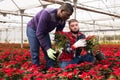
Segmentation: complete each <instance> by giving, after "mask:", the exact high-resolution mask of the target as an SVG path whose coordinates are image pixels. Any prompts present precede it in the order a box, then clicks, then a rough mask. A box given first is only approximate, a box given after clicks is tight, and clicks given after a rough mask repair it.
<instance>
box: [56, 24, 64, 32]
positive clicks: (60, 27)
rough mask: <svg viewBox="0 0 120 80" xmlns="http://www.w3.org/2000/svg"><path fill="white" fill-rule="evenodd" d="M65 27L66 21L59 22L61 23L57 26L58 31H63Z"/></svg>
mask: <svg viewBox="0 0 120 80" xmlns="http://www.w3.org/2000/svg"><path fill="white" fill-rule="evenodd" d="M64 27H65V22H63V23H61V24H59V25H58V26H57V28H56V32H57V31H63V29H64Z"/></svg>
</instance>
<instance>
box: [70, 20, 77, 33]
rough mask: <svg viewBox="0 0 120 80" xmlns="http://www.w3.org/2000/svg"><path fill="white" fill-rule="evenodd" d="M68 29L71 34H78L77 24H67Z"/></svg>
mask: <svg viewBox="0 0 120 80" xmlns="http://www.w3.org/2000/svg"><path fill="white" fill-rule="evenodd" d="M69 28H70V31H71V32H73V33H78V32H79V26H78V22H71V23H70V24H69Z"/></svg>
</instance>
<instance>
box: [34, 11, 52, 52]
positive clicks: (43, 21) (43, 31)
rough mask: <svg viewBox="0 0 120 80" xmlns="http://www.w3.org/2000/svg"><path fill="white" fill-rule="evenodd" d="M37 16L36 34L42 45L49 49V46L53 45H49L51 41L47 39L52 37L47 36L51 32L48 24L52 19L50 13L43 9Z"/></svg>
mask: <svg viewBox="0 0 120 80" xmlns="http://www.w3.org/2000/svg"><path fill="white" fill-rule="evenodd" d="M37 18H38V25H37V29H36V36H37V38H38V40H39V42H40V45H41V47H43V48H44V49H45V50H47V49H48V48H50V47H51V45H49V43H51V42H50V41H48V40H47V39H48V38H49V39H50V37H46V36H47V35H48V33H49V31H48V29H49V28H48V27H47V26H48V24H49V21H50V15H49V13H48V12H47V11H45V10H43V11H42V12H41V14H39V15H38V16H37Z"/></svg>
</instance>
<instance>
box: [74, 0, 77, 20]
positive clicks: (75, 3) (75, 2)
mask: <svg viewBox="0 0 120 80" xmlns="http://www.w3.org/2000/svg"><path fill="white" fill-rule="evenodd" d="M73 2H74V18H75V19H76V7H77V0H73Z"/></svg>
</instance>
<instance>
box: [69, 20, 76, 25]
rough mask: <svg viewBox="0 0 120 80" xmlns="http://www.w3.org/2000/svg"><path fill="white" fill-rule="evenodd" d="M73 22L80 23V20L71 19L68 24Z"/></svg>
mask: <svg viewBox="0 0 120 80" xmlns="http://www.w3.org/2000/svg"><path fill="white" fill-rule="evenodd" d="M71 22H78V20H76V19H70V20H69V21H68V24H69V25H70V23H71Z"/></svg>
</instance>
